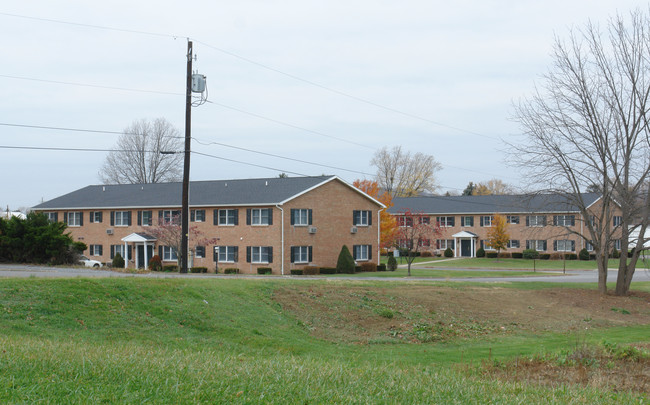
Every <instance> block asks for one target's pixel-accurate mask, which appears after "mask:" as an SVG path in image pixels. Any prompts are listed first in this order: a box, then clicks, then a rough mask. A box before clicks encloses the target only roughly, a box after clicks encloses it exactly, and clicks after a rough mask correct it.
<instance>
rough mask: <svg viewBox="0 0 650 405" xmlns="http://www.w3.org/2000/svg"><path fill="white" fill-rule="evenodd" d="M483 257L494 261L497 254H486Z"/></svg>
mask: <svg viewBox="0 0 650 405" xmlns="http://www.w3.org/2000/svg"><path fill="white" fill-rule="evenodd" d="M485 257H487V258H488V259H496V258H497V257H499V254H498V253H497V252H487V253H485Z"/></svg>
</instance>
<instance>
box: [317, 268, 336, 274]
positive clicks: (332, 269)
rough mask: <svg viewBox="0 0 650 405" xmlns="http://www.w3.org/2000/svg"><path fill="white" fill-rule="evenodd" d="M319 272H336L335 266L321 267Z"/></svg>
mask: <svg viewBox="0 0 650 405" xmlns="http://www.w3.org/2000/svg"><path fill="white" fill-rule="evenodd" d="M320 274H336V267H321V268H320Z"/></svg>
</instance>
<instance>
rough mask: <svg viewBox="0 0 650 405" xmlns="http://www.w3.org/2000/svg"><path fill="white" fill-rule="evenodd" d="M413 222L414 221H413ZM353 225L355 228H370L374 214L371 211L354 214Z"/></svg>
mask: <svg viewBox="0 0 650 405" xmlns="http://www.w3.org/2000/svg"><path fill="white" fill-rule="evenodd" d="M411 221H413V219H411ZM352 224H353V225H354V226H370V225H372V212H371V211H358V210H355V211H353V212H352Z"/></svg>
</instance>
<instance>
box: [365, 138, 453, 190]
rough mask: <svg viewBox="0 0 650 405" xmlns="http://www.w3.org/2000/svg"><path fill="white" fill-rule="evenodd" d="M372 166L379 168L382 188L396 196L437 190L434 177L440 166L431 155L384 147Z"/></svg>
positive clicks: (373, 158) (378, 174) (379, 179)
mask: <svg viewBox="0 0 650 405" xmlns="http://www.w3.org/2000/svg"><path fill="white" fill-rule="evenodd" d="M370 164H371V165H373V166H375V167H376V168H377V175H376V180H377V184H378V185H379V187H380V188H382V189H384V190H386V191H387V192H388V193H389V194H390V195H391V196H393V197H410V196H415V195H418V194H420V193H422V192H423V191H429V192H433V191H435V189H436V188H437V185H436V183H435V177H434V174H435V172H436V171H437V170H439V169H440V163H438V162H436V160H435V159H434V158H433V156H431V155H425V154H423V153H420V152H418V153H415V154H411V152H408V151H405V150H403V149H402V147H401V146H395V147H393V148H392V149H388V148H387V147H383V148H381V149H380V150H378V151H377V152H375V154H374V156H373V157H372V160H371V161H370Z"/></svg>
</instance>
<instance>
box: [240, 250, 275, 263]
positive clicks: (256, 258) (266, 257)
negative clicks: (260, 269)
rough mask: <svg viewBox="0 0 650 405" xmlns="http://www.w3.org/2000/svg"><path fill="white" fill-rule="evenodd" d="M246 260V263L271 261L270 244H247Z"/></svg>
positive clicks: (271, 251)
mask: <svg viewBox="0 0 650 405" xmlns="http://www.w3.org/2000/svg"><path fill="white" fill-rule="evenodd" d="M246 261H247V262H248V263H272V262H273V247H271V246H247V247H246Z"/></svg>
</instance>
